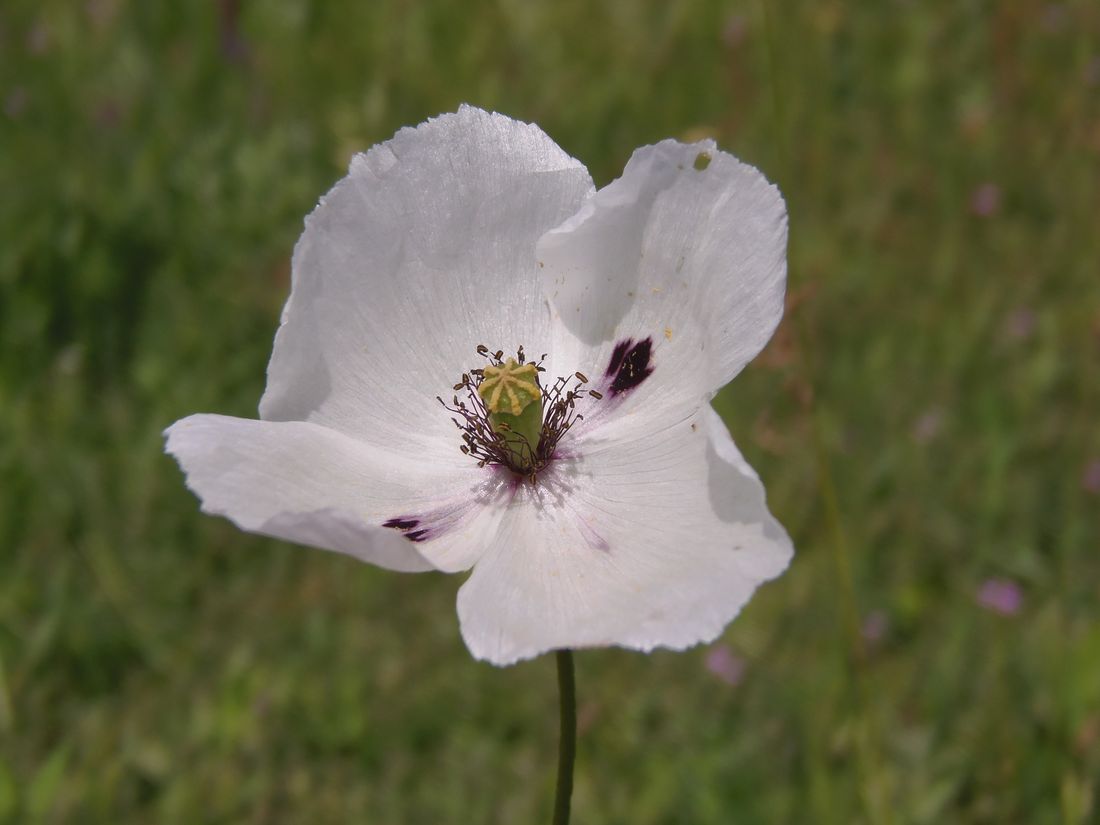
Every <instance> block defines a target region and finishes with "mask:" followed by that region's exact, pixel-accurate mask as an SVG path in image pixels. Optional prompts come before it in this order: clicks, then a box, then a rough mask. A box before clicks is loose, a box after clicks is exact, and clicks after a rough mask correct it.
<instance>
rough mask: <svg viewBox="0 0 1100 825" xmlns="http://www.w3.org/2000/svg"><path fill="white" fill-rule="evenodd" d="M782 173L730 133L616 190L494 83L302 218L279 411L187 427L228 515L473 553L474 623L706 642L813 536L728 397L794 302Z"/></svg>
mask: <svg viewBox="0 0 1100 825" xmlns="http://www.w3.org/2000/svg"><path fill="white" fill-rule="evenodd" d="M786 239H787V221H786V210H785V207H784V203H783V199H782V197H781V196H780V194H779V191H778V190H777V189H776V188H775V187H774V186H773V185H771V184H769V183H768V182H767V181H766V180H765V179H764V177H763V176H762V175H761V174H760V173H759V172H758V171H757V170H756V169H754V168H752V167H751V166H748V165H746V164H744V163H741V162H740V161H738V160H737V159H736V158H734V157H732V156H731V155H728V154H726V153H724V152H721V151H719V150H718V149H717V148H716V147H715V145H714V143H713V142H711V141H702V142H699V143H694V144H683V143H679V142H676V141H672V140H666V141H663V142H661V143H658V144H656V145H654V146H646V147H643V148H641V149H638V150H637V151H636V152H635V153H634V155H633V157H632V158H631V159H630V162H629V163H628V164H627V166H626V169H625V170H624V172H623V174H622V177H620V178H619V179H618V180H616V181H614V182H613V183H611V184H610V185H608V186H606V187H604V188H602V189H598V190H597V189H595V187H594V186H593V184H592V180H591V177H590V176H589V174H588V171H587V170H586V169H585V167H584V166H583V165H582V164H581V163H579V162H578V161H576V160H575V159H573V158H572V157H570V156H569V155H568V154H567V153H566V152H564V151H563V150H562V149H561V148H559V147H558V146H557V145H556V144H555V143H554V142H553V141H552V140H551V139H550V138H549V137H547V136H546V134H545V133H543V132H542V131H541V130H540V129H539V128H538V127H536V126H534V125H530V124H525V123H520V122H517V121H515V120H511V119H509V118H507V117H504V116H501V115H499V114H490V113H487V112H484V111H481V110H479V109H475V108H472V107H463V108H461V109H460V110H459V111H458V112H457V113H453V114H447V115H442V116H440V117H437V118H434V119H432V120H429V121H427V122H426V123H423V124H421V125H420V126H417V127H415V128H406V129H402V130H401V131H399V132H398V133H397V134H396V135H395V136H394V137H393V138H392V139H391V140H389V141H387V142H385V143H382V144H380V145H378V146H375V147H373V148H372V149H370V150H369V151H368V152H366V153H365V154H360V155H356V156H355V157H354V158H353V159H352V161H351V167H350V171H349V173H348V175H347V177H345V178H344V179H343V180H341V181H340V182H339V183H337V184H336V186H335V187H334V188H333V189H332V190H331V191H330V192H329V193H328V194H327V195H326V196H324V197H323V198H322V199H321V202H320V203H319V204H318V206H317V207H316V209H315V210H314V211H313V213H312V214H311V215H310V216H309V217H308V218H307V219H306V222H305V231H304V233H303V234H302V237H301V239H300V240H299V241H298V244H297V246H296V247H295V250H294V257H293V265H292V286H291V294H290V297H289V299H288V301H287V303H286V307H285V309H284V310H283V314H282V323H281V325H280V327H279V330H278V332H277V334H276V336H275V344H274V350H273V352H272V355H271V361H270V364H269V366H268V372H267V388H266V390H265V392H264V395H263V398H262V399H261V401H260V410H259V412H260V417H259V420H252V419H242V418H233V417H228V416H222V415H205V414H204V415H192V416H190V417H188V418H184V419H182V420H181V421H178V422H176V423H175V424H173V425H172V426H171V427H170V428H169V429H168V430H167V431H166V437H167V447H166V449H167V451H168V452H169V453H171V454H172V455H173V456H174V457H175V458H176V460H177V461H178V462H179V464H180V466H181V468H182V469H183V471H184V473H185V474H186V477H187V485H188V487H189V488H190V489H191V490H192V491H194V493H195V494H196V495H197V496H198V497H199V499H201V501H202V509H203V511H204V512H206V513H210V514H214V515H220V516H225V517H227V518H228V519H230V520H231V521H232V522H233V523H234V524H236V525H237V526H238V527H240V528H241V529H243V530H247V531H249V532H253V533H260V534H263V535H268V536H275V537H277V538H281V539H286V540H288V541H292V542H298V543H300V544H305V545H310V546H313V547H318V548H324V549H328V550H334V551H338V552H341V553H346V554H348V555H351V556H354V557H356V558H358V559H361V560H363V561H366V562H370V563H372V564H376V565H379V566H381V567H385V568H390V569H393V570H398V571H423V570H442V571H447V572H459V571H466V570H472V573H471V574H470V576H469V578H468V579H467V580H466V582H465V583H464V584H463V585H462V587H461V589H460V590H459V594H458V615H459V620H460V626H461V632H462V636H463V639H464V640H465V642H466V644H467V646H468V647H469V649H470V651H471V652H472V653H473V654H474V655H475V656H476V657H478V658H479V659H485V660H488V661H490V662H493V663H495V664H498V665H505V664H510V663H513V662H516V661H518V660H520V659H525V658H529V657H532V656H535V655H537V654H539V653H542V652H545V651H548V650H552V649H561V648H575V647H591V646H603V645H620V646H623V647H628V648H634V649H638V650H644V651H648V650H651V649H653V648H655V647H666V648H674V649H682V648H685V647H688V646H690V645H694V644H696V643H698V642H702V641H709V640H712V639H714V638H715V637H716V636H718V634H719V633H721V631H722V629H723V628H724V627H725V625H726V624H727V623H728V622H729V621H730V620H731V619H732V618H733V617H734V616H735V615H736V614H737V613H738V611H739V610H740V609H741V607H742V606H743V605H744V604H745V603H746V602H747V601H748V599H749V597H750V596H751V595H752V593H753V591H754V590H755V589H756V587H757V586H758V585H759V584H761V583H762V582H764V581H766V580H768V579H771V578H773V577H775V576H777V575H778V574H779V573H780V572H782V571H783V569H784V568H785V567H786V566H787V564H788V561H789V560H790V557H791V554H792V547H791V542H790V540H789V538H788V536H787V534H786V533H785V532H784V530H783V528H782V527H781V526H780V525H779V524H778V523H777V521H776V520H775V519H774V518H773V517H772V516H771V514H770V513H769V512H768V509H767V506H766V504H765V498H764V488H763V486H762V484H761V482H760V480H759V478H758V477H757V475H756V473H755V472H754V471H753V470H752V468H751V467H750V466H749V465H748V464H747V463H746V462H745V460H744V459H743V458H742V456H741V453H740V452H739V451H738V449H737V447H736V446H735V445H734V443H733V441H732V439H731V438H730V436H729V433H728V432H727V430H726V427H725V425H724V424H723V423H722V421H721V419H720V418H719V417H718V415H717V414H716V413H715V412H714V410H713V409H712V408H711V405H710V401H711V399H712V398H713V397H714V394H715V393H716V392H717V391H718V389H719V388H721V387H722V386H723V385H724V384H726V383H727V382H728V381H730V380H731V379H732V378H733V377H734V376H735V375H737V373H738V372H740V370H741V369H742V368H743V367H744V366H745V364H746V363H748V361H749V360H750V359H752V358H753V357H754V356H755V355H756V354H757V353H758V352H759V351H760V349H761V348H762V347H763V346H764V344H765V343H766V342H767V341H768V339H769V338H770V336H771V334H772V332H773V330H774V329H775V327H776V325H777V324H778V322H779V319H780V316H781V314H782V310H783V293H784V287H785V280H786Z"/></svg>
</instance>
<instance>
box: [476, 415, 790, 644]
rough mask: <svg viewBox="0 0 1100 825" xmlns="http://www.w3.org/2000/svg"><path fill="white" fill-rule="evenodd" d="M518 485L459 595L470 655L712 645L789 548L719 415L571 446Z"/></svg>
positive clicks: (780, 563)
mask: <svg viewBox="0 0 1100 825" xmlns="http://www.w3.org/2000/svg"><path fill="white" fill-rule="evenodd" d="M578 450H579V452H578V454H577V456H576V457H574V458H570V459H567V460H564V461H559V462H556V464H555V465H554V469H553V472H552V473H551V474H550V475H549V476H547V477H546V478H545V480H544V479H543V478H542V477H540V482H539V487H537V488H531V487H522V488H520V489H519V490H518V491H517V493H516V497H515V499H514V500H513V501H512V503H511V505H510V506H509V507H508V509H507V512H506V513H505V515H504V519H503V521H502V524H501V530H500V534H499V535H498V536H497V537H496V539H495V540H494V541H493V543H492V545H491V546H490V547H489V548H488V550H487V551H486V553H485V555H484V556H483V557H482V558H481V559H480V560H479V561H478V563H477V565H476V566H475V567H474V571H473V574H472V575H471V576H470V578H469V580H468V581H467V582H466V583H465V585H463V587H462V589H461V590H460V591H459V596H458V612H459V619H460V621H461V625H462V635H463V638H464V639H465V640H466V644H467V645H468V646H469V648H470V650H471V652H472V653H473V654H474V655H475V656H477V657H478V658H480V659H487V660H489V661H491V662H494V663H495V664H500V665H504V664H510V663H512V662H515V661H517V660H519V659H526V658H529V657H532V656H535V655H538V654H539V653H542V652H544V651H547V650H552V649H555V648H565V647H590V646H604V645H620V646H623V647H628V648H635V649H638V650H646V651H648V650H651V649H652V648H655V647H667V648H673V649H682V648H685V647H688V646H690V645H694V644H696V643H699V642H704V641H709V640H712V639H714V638H715V637H716V636H718V634H719V633H721V631H722V629H723V628H724V627H725V625H726V624H727V623H728V622H729V621H730V620H731V619H732V618H733V617H734V616H736V615H737V613H738V612H739V611H740V609H741V607H742V606H743V605H744V604H745V602H747V601H748V599H749V597H750V596H751V595H752V593H753V591H754V590H755V589H756V587H757V586H758V585H759V584H761V583H762V582H763V581H766V580H768V579H771V578H773V577H775V576H777V575H778V574H779V573H780V572H782V571H783V570H784V569H785V568H786V566H787V563H788V562H789V560H790V558H791V554H792V547H791V542H790V539H789V538H788V537H787V535H786V533H785V532H784V531H783V528H782V527H781V526H780V525H779V524H778V523H777V522H776V520H775V519H774V518H773V517H772V516H771V514H770V513H769V512H768V509H767V506H766V504H765V501H764V489H763V486H762V485H761V483H760V480H759V478H758V477H757V476H756V474H755V473H754V472H753V470H752V468H751V467H749V465H748V464H747V463H746V462H745V460H744V459H743V458H742V457H741V454H740V452H738V450H737V447H736V446H735V445H734V443H733V441H732V440H731V439H730V437H729V433H728V432H727V431H726V429H725V426H724V425H723V424H722V422H721V420H720V419H719V418H718V416H717V414H716V413H714V411H713V410H712V409H711V408H710V407H709V406H706V407H704V408H703V409H702V410H701V411H700V412H699V413H698V414H697V415H696V416H694V417H693V418H692V419H690V420H685V421H683V422H681V423H680V424H679V425H677V426H676V427H673V428H669V429H667V430H665V431H664V432H662V433H661V437H660V438H653V437H639V438H632V439H615V440H607V441H606V442H603V443H595V444H582V445H579V446H578Z"/></svg>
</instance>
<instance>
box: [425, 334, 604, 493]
mask: <svg viewBox="0 0 1100 825" xmlns="http://www.w3.org/2000/svg"><path fill="white" fill-rule="evenodd" d="M476 351H477V354H478V355H480V356H482V357H483V358H486V359H487V360H488V361H489V362H490V365H489V366H488V367H486V368H485V369H472V370H470V371H469V372H467V373H463V375H462V380H461V381H459V382H458V383H457V384H455V385H454V391H455V392H456V393H458V392H459V391H460V390H465V395H466V397H465V400H460V399H459V397H458V395H457V394H456V395H455V396H454V397H453V398H452V400H451V403H450V404H447V403H446V402H445V401H444V400H443V399H442V398H440V397H438V396H437V397H436V398H437V400H438V401H439V403H440V404H442V405H443V407H444V409H446V410H447V411H448V412H450V413H452V414H453V417H452V418H451V420H452V421H454V423H455V426H456V427H458V428H459V429H460V430H461V431H462V442H463V443H462V444H460V445H459V449H460V450H461V451H462V453H463V454H464V455H468V456H471V457H473V458H474V459H476V460H477V462H478V466H479V467H484V466H486V465H488V464H495V465H499V466H502V467H507V468H508V469H509V470H511V471H512V472H514V473H515V474H516V475H518V476H520V477H521V478H524V479H526V480H528V481H531V483H536V481H537V478H538V473H539V472H540V471H541V470H543V469H544V468H545V467H546V466H547V465H548V464H549V463H550V462H551V460H552V459H553V458H554V452H555V451H556V450H557V447H558V443H559V442H560V441H561V439H562V437H563V436H564V435H565V434H566V433H568V432H569V430H570V429H571V428H572V427H573V425H574V424H576V423H577V422H578V421H583V420H584V416H583V415H581V414H580V413H579V412H577V401H578V400H580V399H582V398H584V397H585V396H591V397H592V398H594V399H596V400H599V399H602V398H603V395H602V394H601V393H599V392H596V391H595V390H586V389H584V388H583V386H582V385H584V384H587V383H588V378H587V376H585V375H584V373H581V372H576V373H574V374H573V375H571V376H568V377H565V378H558V379H556V380H555V381H554V382H553V384H551V385H550V386H549V387H544V386H543V385H542V382H541V380H540V376H541V375H542V373H544V372H546V369H545V368H544V367H543V366H542V362H543V361H544V360H546V354H545V353H543V355H542V357H541V358H539V360H538V361H527V358H526V354H525V353H524V351H523V347H520V348H519V349H518V350H517V351H516V358H515V360H514V361H512V360H511V359H509V364H511V366H509V365H508V364H505V363H504V361H503V360H502V359H503V357H504V351H503V350H498V351H497V352H494V353H490V352H489V348H488V347H486V346H484V345H482V344H479V345H478V347H477V350H476ZM524 366H526V369H522V368H523V367H524ZM532 367H533V369H531V368H532ZM509 370H511V371H512V372H511V374H516V373H517V372H519V373H520V374H521V375H522V378H523V379H524V380H527V381H530V382H531V383H532V384H533V385H534V386H533V387H532V390H533V391H537V392H538V393H539V395H540V396H541V402H542V403H541V408H542V423H541V427H539V428H538V437H537V443H535V444H532V443H531V442H532V441H533V440H535V439H533V438H532V437H530V436H529V435H524V434H522V433H520V432H517V431H515V429H514V427H512V426H510V424H509V423H508V422H507V420H501V417H500V415H499V414H498V415H495V416H494V413H493V412H492V411H491V409H490V400H491V403H492V404H494V405H497V406H499V405H500V403H501V402H502V401H503V398H502V396H504V397H507V398H508V399H509V401H508V403H509V404H511V400H512V398H513V394H512V392H511V391H512V390H513V389H515V387H513V386H512V385H511V382H510V381H508V380H502V378H505V377H506V376H509V375H510V373H509V372H508V371H509ZM570 382H573V386H570ZM483 385H485V386H483ZM482 390H485V392H484V393H483V392H482ZM487 396H488V397H487ZM536 422H537V419H536Z"/></svg>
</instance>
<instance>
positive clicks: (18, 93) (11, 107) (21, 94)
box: [4, 86, 30, 120]
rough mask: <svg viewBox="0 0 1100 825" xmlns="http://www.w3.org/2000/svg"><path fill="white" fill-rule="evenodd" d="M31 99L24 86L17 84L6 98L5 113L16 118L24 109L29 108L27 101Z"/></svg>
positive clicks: (13, 118)
mask: <svg viewBox="0 0 1100 825" xmlns="http://www.w3.org/2000/svg"><path fill="white" fill-rule="evenodd" d="M29 99H30V98H29V96H28V95H27V90H26V89H24V88H23V87H22V86H16V87H15V88H14V89H12V90H11V93H10V94H9V95H8V96H7V98H6V99H5V100H4V114H6V115H7V116H8V117H10V118H11V119H12V120H15V119H16V118H17V117H19V116H20V115H21V114H23V111H24V110H25V109H26V108H27V101H28V100H29Z"/></svg>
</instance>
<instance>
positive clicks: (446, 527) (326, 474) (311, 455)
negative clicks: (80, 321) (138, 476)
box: [165, 415, 500, 571]
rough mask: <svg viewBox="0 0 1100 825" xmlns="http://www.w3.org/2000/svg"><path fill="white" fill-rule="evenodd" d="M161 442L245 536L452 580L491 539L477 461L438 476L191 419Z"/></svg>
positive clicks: (191, 482)
mask: <svg viewBox="0 0 1100 825" xmlns="http://www.w3.org/2000/svg"><path fill="white" fill-rule="evenodd" d="M165 435H166V436H167V446H166V449H167V451H168V452H169V453H171V454H172V455H173V456H175V458H176V460H177V461H178V462H179V464H180V467H181V468H182V469H183V471H184V472H185V473H186V475H187V486H188V487H189V488H190V489H191V490H192V491H193V492H194V493H195V494H196V495H197V496H198V497H199V498H200V499H201V500H202V509H203V512H206V513H210V514H212V515H220V516H225V517H227V518H228V519H230V520H231V521H232V522H233V523H234V524H236V525H237V526H238V527H240V528H241V529H242V530H247V531H249V532H252V533H260V534H262V535H266V536H274V537H276V538H281V539H286V540H288V541H294V542H298V543H301V544H308V545H311V546H314V547H320V548H322V549H325V550H335V551H337V552H340V553H347V554H349V555H352V556H355V557H356V558H359V559H361V560H363V561H367V562H371V563H373V564H377V565H379V566H381V567H387V568H390V569H393V570H403V571H420V570H429V569H433V568H439V569H443V570H448V571H455V570H464V569H467V568H469V567H470V566H471V565H472V564H473V563H474V561H475V560H476V559H477V558H478V556H479V555H480V554H481V551H482V548H483V547H485V546H486V545H487V543H488V541H487V537H488V536H491V535H493V534H495V532H496V530H497V517H496V516H494V511H493V509H492V508H490V507H486V506H485V505H486V503H487V502H491V501H492V500H493V499H494V498H495V497H496V495H497V493H496V490H497V487H498V485H499V483H500V481H499V480H498V479H494V478H493V477H492V476H489V475H486V473H485V471H484V470H478V468H477V467H476V465H475V464H474V463H473V462H467V463H466V465H464V466H462V467H461V468H454V469H449V470H443V469H441V465H440V464H439V463H437V462H433V461H431V460H430V458H429V460H417V458H415V457H408V456H401V455H398V454H396V453H393V452H390V451H387V450H384V449H382V448H379V447H376V446H371V445H367V444H363V443H361V442H359V441H357V440H355V439H353V438H350V437H348V436H346V435H343V434H341V433H339V432H337V431H335V430H331V429H328V428H326V427H321V426H318V425H316V424H311V423H307V422H298V421H288V422H271V421H253V420H250V419H244V418H232V417H229V416H222V415H192V416H190V417H188V418H184V419H182V420H181V421H177V422H176V423H175V424H173V425H172V426H171V427H169V428H168V430H167V431H166V432H165ZM386 522H390V523H391V525H395V526H391V527H385V526H383V525H385V524H386ZM408 536H411V537H412V539H414V540H410V538H408Z"/></svg>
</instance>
